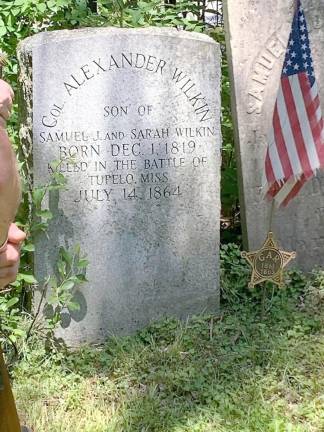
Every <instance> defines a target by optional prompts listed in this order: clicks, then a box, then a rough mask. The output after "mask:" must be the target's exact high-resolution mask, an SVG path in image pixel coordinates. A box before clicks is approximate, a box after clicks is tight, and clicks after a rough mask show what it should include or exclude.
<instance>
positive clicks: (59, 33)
mask: <svg viewBox="0 0 324 432" xmlns="http://www.w3.org/2000/svg"><path fill="white" fill-rule="evenodd" d="M139 35H140V36H148V37H154V36H156V37H166V38H177V40H179V39H187V40H192V41H197V42H204V43H209V44H214V45H217V46H218V45H219V44H218V43H217V42H215V41H214V40H213V39H212V38H211V37H210V36H207V35H205V34H202V33H196V32H189V31H185V30H177V29H175V28H170V27H144V28H119V27H85V28H82V29H75V30H55V31H49V32H47V31H45V32H41V33H38V34H36V35H34V36H30V37H28V38H26V39H24V40H23V41H21V42H20V44H19V46H18V50H22V51H29V50H31V49H32V48H33V47H34V46H39V45H45V44H49V43H56V42H60V41H62V40H66V39H68V40H73V39H83V38H84V39H88V38H91V37H98V36H99V37H100V36H103V37H105V36H114V37H130V36H133V37H136V36H139Z"/></svg>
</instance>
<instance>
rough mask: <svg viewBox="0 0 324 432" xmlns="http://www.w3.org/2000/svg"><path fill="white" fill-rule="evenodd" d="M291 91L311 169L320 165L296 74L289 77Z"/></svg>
mask: <svg viewBox="0 0 324 432" xmlns="http://www.w3.org/2000/svg"><path fill="white" fill-rule="evenodd" d="M289 83H290V86H291V91H292V94H293V98H294V101H295V106H296V111H297V115H298V119H299V125H300V129H301V131H302V135H303V138H304V144H305V148H306V151H307V155H308V160H309V163H310V166H311V168H312V170H313V171H315V170H316V169H317V168H319V166H320V161H319V160H318V155H317V151H316V146H315V142H314V138H313V133H312V130H311V127H310V124H309V118H308V114H307V111H306V108H305V100H304V96H303V93H302V91H301V88H300V84H299V79H298V75H291V76H290V77H289Z"/></svg>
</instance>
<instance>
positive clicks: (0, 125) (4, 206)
mask: <svg viewBox="0 0 324 432" xmlns="http://www.w3.org/2000/svg"><path fill="white" fill-rule="evenodd" d="M12 99H13V91H12V89H11V87H10V86H9V85H8V84H7V83H6V82H5V81H3V80H0V247H1V245H3V244H4V243H5V242H6V240H7V236H8V230H9V226H10V224H11V223H12V222H13V220H14V217H15V215H16V211H17V208H18V205H19V201H20V181H19V175H18V170H17V162H16V157H15V155H14V152H13V149H12V146H11V143H10V140H9V138H8V134H7V131H6V122H7V120H8V118H9V115H10V111H11V106H12Z"/></svg>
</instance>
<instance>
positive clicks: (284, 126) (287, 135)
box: [277, 84, 303, 175]
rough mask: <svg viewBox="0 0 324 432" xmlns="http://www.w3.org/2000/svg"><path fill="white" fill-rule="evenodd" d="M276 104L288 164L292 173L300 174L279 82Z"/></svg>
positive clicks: (298, 161)
mask: <svg viewBox="0 0 324 432" xmlns="http://www.w3.org/2000/svg"><path fill="white" fill-rule="evenodd" d="M277 106H278V115H279V119H280V124H281V131H282V134H283V136H284V140H285V144H286V147H287V152H288V156H289V160H290V164H291V167H292V170H293V173H294V175H300V174H301V173H302V172H303V169H302V167H301V164H300V160H299V156H298V153H297V149H296V145H295V138H294V135H293V133H292V130H291V126H290V121H289V117H288V112H287V106H286V102H285V98H284V95H283V93H282V86H281V84H280V87H279V92H278V99H277Z"/></svg>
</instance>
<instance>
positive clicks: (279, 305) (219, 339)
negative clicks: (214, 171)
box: [14, 290, 324, 432]
mask: <svg viewBox="0 0 324 432" xmlns="http://www.w3.org/2000/svg"><path fill="white" fill-rule="evenodd" d="M267 307H268V308H269V310H268V311H267V313H266V315H265V318H264V320H263V321H262V322H261V321H260V298H259V296H258V295H255V296H242V297H241V300H240V301H236V303H234V304H232V305H227V306H226V307H224V308H223V310H222V316H220V317H219V316H218V317H217V316H199V317H195V318H193V319H191V320H190V321H188V322H186V323H181V322H178V321H176V320H166V321H164V322H159V323H156V324H153V325H152V326H150V327H149V328H146V329H144V330H143V331H142V332H140V333H138V334H137V335H135V336H133V337H127V338H116V339H110V340H109V341H107V343H106V344H105V345H104V346H102V347H100V348H90V347H83V348H82V349H80V350H79V351H77V352H73V353H63V352H58V353H56V354H52V355H49V354H46V353H45V351H44V350H43V348H42V345H41V344H40V343H39V341H37V340H35V341H34V342H33V343H34V345H31V346H30V348H29V351H28V353H27V354H25V357H24V359H23V360H21V361H20V363H19V364H18V365H17V367H16V368H15V371H14V376H15V385H14V389H15V393H16V397H17V401H18V407H19V411H20V413H21V414H22V416H23V418H24V419H25V421H26V423H28V424H29V425H31V426H32V427H34V428H35V431H37V432H45V431H46V432H59V431H60V432H61V431H62V432H63V431H64V432H81V431H82V432H245V431H246V432H247V431H249V432H253V431H260V432H268V431H269V432H272V431H273V432H286V431H287V432H289V431H293V432H315V431H318V432H319V431H324V333H323V322H324V312H323V308H321V304H319V305H317V306H316V307H315V306H313V305H312V304H311V303H309V302H308V303H307V302H306V303H305V301H304V300H303V299H301V298H300V295H299V294H298V293H296V292H294V291H292V290H286V291H276V293H275V295H274V296H273V298H272V304H271V307H270V305H269V303H268V304H267Z"/></svg>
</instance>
